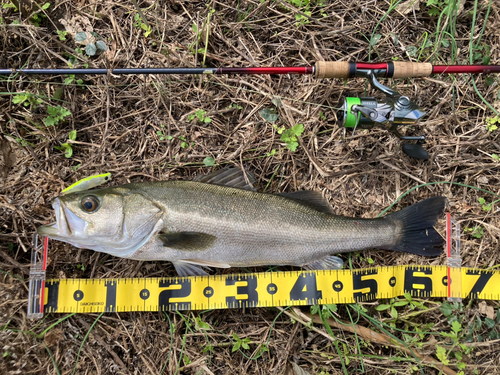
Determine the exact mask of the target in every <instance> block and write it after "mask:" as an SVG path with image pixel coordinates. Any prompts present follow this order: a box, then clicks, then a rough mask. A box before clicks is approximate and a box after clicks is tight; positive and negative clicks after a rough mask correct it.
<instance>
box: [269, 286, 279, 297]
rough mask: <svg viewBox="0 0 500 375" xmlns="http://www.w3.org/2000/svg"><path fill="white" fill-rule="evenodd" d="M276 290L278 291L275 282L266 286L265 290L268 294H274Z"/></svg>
mask: <svg viewBox="0 0 500 375" xmlns="http://www.w3.org/2000/svg"><path fill="white" fill-rule="evenodd" d="M277 291H278V286H277V285H276V284H274V283H271V284H269V285H268V286H267V292H268V293H269V294H270V295H273V294H276V292H277Z"/></svg>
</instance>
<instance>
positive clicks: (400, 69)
mask: <svg viewBox="0 0 500 375" xmlns="http://www.w3.org/2000/svg"><path fill="white" fill-rule="evenodd" d="M393 64H394V74H393V76H392V78H411V77H428V76H430V75H431V74H432V64H430V63H413V62H402V61H394V63H393Z"/></svg>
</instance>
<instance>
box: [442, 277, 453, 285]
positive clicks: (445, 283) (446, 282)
mask: <svg viewBox="0 0 500 375" xmlns="http://www.w3.org/2000/svg"><path fill="white" fill-rule="evenodd" d="M441 282H442V283H443V285H444V286H448V276H444V277H443V279H442V280H441ZM450 285H451V279H450Z"/></svg>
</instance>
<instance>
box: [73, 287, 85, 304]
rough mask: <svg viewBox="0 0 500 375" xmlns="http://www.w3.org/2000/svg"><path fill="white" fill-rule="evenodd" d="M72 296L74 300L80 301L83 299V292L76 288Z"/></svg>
mask: <svg viewBox="0 0 500 375" xmlns="http://www.w3.org/2000/svg"><path fill="white" fill-rule="evenodd" d="M73 298H74V300H75V301H77V302H80V301H81V300H82V299H83V292H82V291H81V290H80V289H78V290H77V291H76V292H75V293H73Z"/></svg>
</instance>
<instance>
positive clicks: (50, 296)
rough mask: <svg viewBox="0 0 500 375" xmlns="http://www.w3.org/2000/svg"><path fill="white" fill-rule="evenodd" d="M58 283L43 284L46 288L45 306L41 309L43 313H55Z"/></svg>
mask: <svg viewBox="0 0 500 375" xmlns="http://www.w3.org/2000/svg"><path fill="white" fill-rule="evenodd" d="M59 283H60V282H59V281H49V282H46V283H45V288H47V304H46V305H45V306H44V307H43V311H45V312H57V302H58V300H59Z"/></svg>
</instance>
